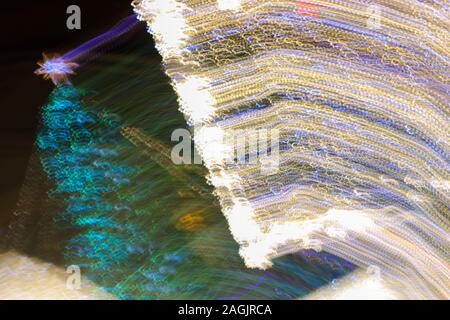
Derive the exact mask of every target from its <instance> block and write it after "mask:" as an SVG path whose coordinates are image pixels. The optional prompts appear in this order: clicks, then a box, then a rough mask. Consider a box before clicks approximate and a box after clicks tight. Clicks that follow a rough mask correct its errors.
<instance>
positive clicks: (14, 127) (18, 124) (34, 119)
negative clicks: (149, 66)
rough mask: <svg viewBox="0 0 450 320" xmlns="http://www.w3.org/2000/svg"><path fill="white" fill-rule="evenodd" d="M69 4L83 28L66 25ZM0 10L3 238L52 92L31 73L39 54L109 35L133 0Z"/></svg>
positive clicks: (58, 1)
mask: <svg viewBox="0 0 450 320" xmlns="http://www.w3.org/2000/svg"><path fill="white" fill-rule="evenodd" d="M72 4H75V5H78V6H80V8H81V30H68V29H67V27H66V20H67V18H68V16H69V15H68V14H67V13H66V9H67V7H68V6H69V5H72ZM0 7H1V12H0V21H1V26H2V28H1V30H2V33H3V36H2V41H1V42H0V47H1V50H0V61H1V64H0V68H1V69H0V71H1V75H2V77H1V80H0V92H1V105H0V237H2V236H3V235H4V234H5V231H6V228H7V225H8V224H9V221H10V220H11V217H12V214H13V212H14V209H15V207H16V203H17V201H18V199H19V192H20V189H21V186H22V183H23V180H24V177H25V171H26V168H27V164H28V160H29V157H30V153H31V150H32V146H33V143H34V140H35V137H36V132H37V127H38V124H39V109H40V107H41V106H42V105H43V104H45V103H46V101H47V99H48V96H49V94H50V92H51V90H52V89H53V84H52V83H51V81H48V80H47V81H46V80H44V79H43V78H41V77H39V76H37V75H35V74H34V71H35V70H36V69H37V62H38V61H40V60H41V59H42V53H43V52H47V53H59V54H63V53H65V52H66V51H68V50H71V49H73V48H75V47H77V46H79V45H80V44H82V43H83V42H85V41H87V40H89V39H91V38H93V37H95V36H97V35H99V34H101V33H103V32H105V31H107V30H108V29H109V28H111V27H113V26H114V25H115V24H116V23H117V22H118V21H119V20H121V19H122V18H125V17H127V16H129V15H131V14H133V10H132V7H131V0H70V1H66V0H53V1H50V0H47V1H11V2H10V1H2V4H1V5H0ZM140 32H145V30H141V31H140ZM149 39H150V36H149Z"/></svg>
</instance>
